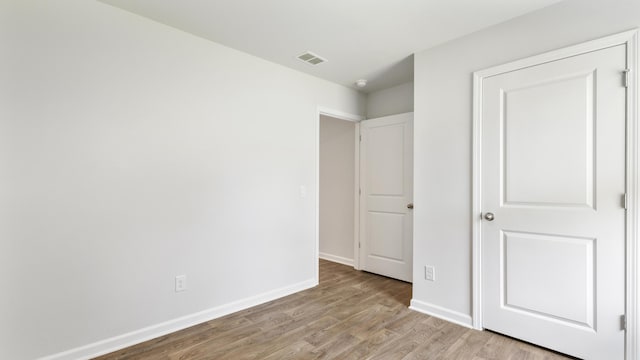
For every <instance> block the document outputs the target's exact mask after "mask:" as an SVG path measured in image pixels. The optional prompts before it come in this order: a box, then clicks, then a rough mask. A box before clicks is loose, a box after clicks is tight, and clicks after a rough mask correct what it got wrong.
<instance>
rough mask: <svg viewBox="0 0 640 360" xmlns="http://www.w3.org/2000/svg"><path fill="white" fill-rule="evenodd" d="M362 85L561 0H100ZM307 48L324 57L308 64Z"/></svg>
mask: <svg viewBox="0 0 640 360" xmlns="http://www.w3.org/2000/svg"><path fill="white" fill-rule="evenodd" d="M101 1H103V2H105V3H108V4H112V5H114V6H117V7H120V8H122V9H125V10H128V11H131V12H133V13H136V14H139V15H142V16H145V17H148V18H151V19H153V20H156V21H159V22H161V23H164V24H166V25H169V26H173V27H175V28H178V29H181V30H183V31H186V32H189V33H192V34H194V35H197V36H200V37H203V38H206V39H210V40H212V41H215V42H217V43H220V44H223V45H226V46H229V47H231V48H235V49H237V50H240V51H244V52H246V53H249V54H252V55H255V56H258V57H261V58H263V59H266V60H269V61H273V62H275V63H278V64H281V65H284V66H287V67H290V68H293V69H296V70H299V71H302V72H305V73H308V74H311V75H314V76H317V77H320V78H323V79H327V80H329V81H332V82H335V83H339V84H343V85H346V86H350V87H354V88H355V86H354V82H355V81H356V80H358V79H368V80H369V84H368V85H367V87H366V88H365V89H363V91H364V92H371V91H376V90H380V89H384V88H388V87H391V86H394V85H398V84H401V83H404V82H407V81H411V80H413V57H412V54H413V53H415V52H419V51H421V50H425V49H427V48H430V47H433V46H435V45H438V44H441V43H443V42H446V41H448V40H451V39H454V38H457V37H460V36H463V35H466V34H469V33H472V32H474V31H477V30H480V29H482V28H485V27H488V26H490V25H493V24H497V23H500V22H503V21H505V20H508V19H511V18H514V17H517V16H520V15H523V14H525V13H528V12H531V11H535V10H538V9H540V8H543V7H546V6H549V5H551V4H554V3H557V2H559V1H561V0H316V1H309V0H179V1H177V0H101ZM305 51H312V52H314V53H316V54H318V55H320V56H322V57H324V58H326V59H328V60H329V61H328V62H326V63H323V64H320V65H317V66H312V65H309V64H306V63H303V62H300V61H299V60H297V59H296V56H297V55H299V54H301V53H303V52H305Z"/></svg>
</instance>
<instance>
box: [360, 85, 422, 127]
mask: <svg viewBox="0 0 640 360" xmlns="http://www.w3.org/2000/svg"><path fill="white" fill-rule="evenodd" d="M412 111H413V82H408V83H404V84H400V85H398V86H394V87H391V88H388V89H383V90H379V91H376V92H372V93H370V94H367V119H373V118H379V117H383V116H388V115H396V114H404V113H408V112H412Z"/></svg>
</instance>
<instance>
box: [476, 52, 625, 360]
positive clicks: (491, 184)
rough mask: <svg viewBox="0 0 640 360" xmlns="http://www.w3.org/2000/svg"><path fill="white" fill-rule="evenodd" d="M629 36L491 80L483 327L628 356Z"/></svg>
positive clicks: (572, 351)
mask: <svg viewBox="0 0 640 360" xmlns="http://www.w3.org/2000/svg"><path fill="white" fill-rule="evenodd" d="M625 68H626V51H625V47H624V46H623V45H621V46H616V47H611V48H607V49H603V50H599V51H595V52H591V53H587V54H583V55H580V56H574V57H570V58H566V59H562V60H557V61H553V62H549V63H544V64H540V65H537V66H532V67H528V68H524V69H521V70H517V71H512V72H508V73H504V74H500V75H496V76H493V77H488V78H485V79H484V81H483V89H482V90H483V100H482V109H483V110H482V112H483V114H482V119H483V120H482V144H483V145H482V170H481V171H482V209H483V212H484V213H485V214H486V213H488V212H491V213H493V214H494V220H493V221H488V220H484V221H483V223H482V272H483V279H482V282H483V290H482V293H483V309H482V311H483V326H484V327H485V328H487V329H491V330H494V331H497V332H501V333H504V334H507V335H510V336H513V337H516V338H520V339H523V340H526V341H529V342H532V343H535V344H539V345H542V346H545V347H548V348H552V349H555V350H558V351H560V352H563V353H567V354H569V355H573V356H577V357H580V358H586V359H623V358H624V331H623V330H622V329H621V327H620V316H621V315H623V314H624V312H625V308H624V299H625V292H624V281H625V272H624V264H625V248H624V243H625V233H624V225H625V210H624V208H623V207H622V203H621V197H622V196H623V194H624V192H625V106H626V103H625V101H626V93H625V88H624V87H623V85H622V81H621V78H622V75H621V74H622V71H623V70H624V69H625Z"/></svg>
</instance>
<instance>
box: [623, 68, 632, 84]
mask: <svg viewBox="0 0 640 360" xmlns="http://www.w3.org/2000/svg"><path fill="white" fill-rule="evenodd" d="M630 72H631V70H630V69H624V70H622V83H623V85H624V87H626V88H628V87H629V73H630Z"/></svg>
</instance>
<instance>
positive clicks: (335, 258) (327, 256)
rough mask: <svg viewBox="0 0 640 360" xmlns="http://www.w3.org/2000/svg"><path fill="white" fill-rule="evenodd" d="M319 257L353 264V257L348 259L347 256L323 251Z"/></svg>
mask: <svg viewBox="0 0 640 360" xmlns="http://www.w3.org/2000/svg"><path fill="white" fill-rule="evenodd" d="M319 257H320V259H324V260H328V261H333V262H335V263H338V264H343V265H349V266H353V259H348V258H346V257H342V256H337V255H331V254H327V253H323V252H321V253H320V255H319Z"/></svg>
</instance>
